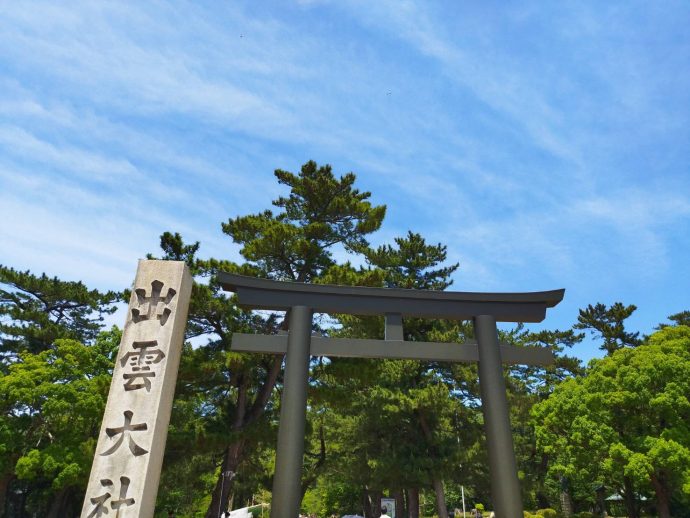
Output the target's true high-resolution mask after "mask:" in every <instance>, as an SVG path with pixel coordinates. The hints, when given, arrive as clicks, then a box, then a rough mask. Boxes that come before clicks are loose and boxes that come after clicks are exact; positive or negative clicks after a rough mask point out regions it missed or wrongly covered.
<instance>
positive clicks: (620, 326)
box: [573, 302, 642, 355]
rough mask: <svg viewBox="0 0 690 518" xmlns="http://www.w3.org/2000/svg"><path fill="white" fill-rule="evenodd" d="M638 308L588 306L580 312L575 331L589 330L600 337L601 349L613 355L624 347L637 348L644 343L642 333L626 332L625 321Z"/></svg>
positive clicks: (632, 306)
mask: <svg viewBox="0 0 690 518" xmlns="http://www.w3.org/2000/svg"><path fill="white" fill-rule="evenodd" d="M636 309H637V306H635V305H633V304H631V305H630V306H624V305H623V304H622V303H621V302H616V303H614V304H613V305H612V306H611V307H606V305H605V304H602V303H597V304H595V305H594V306H592V305H591V304H590V305H588V306H587V307H586V308H585V309H581V310H580V314H579V316H578V317H577V324H575V325H574V326H573V328H574V329H588V330H589V331H590V332H591V333H592V334H594V335H598V336H599V338H601V340H603V343H602V344H601V345H600V346H599V349H601V350H602V351H606V353H607V354H609V355H611V354H613V353H614V352H615V351H617V350H619V349H622V348H623V347H637V346H638V345H640V344H641V343H642V340H641V339H640V333H639V332H635V333H630V332H628V331H626V330H625V323H624V322H625V320H626V319H627V318H628V317H629V316H630V315H632V314H633V313H634V312H635V310H636Z"/></svg>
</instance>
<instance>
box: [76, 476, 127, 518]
mask: <svg viewBox="0 0 690 518" xmlns="http://www.w3.org/2000/svg"><path fill="white" fill-rule="evenodd" d="M129 483H130V479H129V478H127V477H120V495H119V498H118V499H117V500H112V501H111V502H110V507H111V509H113V510H118V509H120V508H121V507H124V506H127V507H129V506H130V505H134V504H135V503H136V502H135V500H134V498H127V491H128V490H129ZM101 485H102V486H103V487H105V488H108V490H112V488H113V481H112V480H109V479H107V478H106V479H103V480H101ZM111 496H112V495H111V494H110V493H108V492H107V491H106V492H105V493H103V494H102V495H99V496H96V497H93V498H90V500H91V503H92V504H93V505H94V506H95V507H94V508H93V509H92V510H91V512H90V513H89V515H88V516H87V518H99V517H101V516H103V515H104V514H108V506H107V505H105V504H106V502H107V501H108V499H110V497H111Z"/></svg>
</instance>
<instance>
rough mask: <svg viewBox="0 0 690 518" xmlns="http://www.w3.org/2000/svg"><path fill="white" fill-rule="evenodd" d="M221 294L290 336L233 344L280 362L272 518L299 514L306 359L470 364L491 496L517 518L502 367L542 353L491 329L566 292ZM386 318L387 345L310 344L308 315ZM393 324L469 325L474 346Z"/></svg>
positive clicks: (228, 282) (539, 316)
mask: <svg viewBox="0 0 690 518" xmlns="http://www.w3.org/2000/svg"><path fill="white" fill-rule="evenodd" d="M218 278H219V281H220V284H221V286H222V287H223V288H224V289H226V290H228V291H233V292H236V293H237V296H238V299H239V300H238V302H239V304H240V305H241V306H244V307H249V308H256V309H273V310H287V311H289V324H290V326H289V333H288V336H287V337H285V336H284V335H272V336H263V335H246V334H235V335H234V336H233V346H232V348H233V350H244V351H252V352H268V353H274V354H282V353H283V352H285V353H286V360H285V375H284V390H283V396H282V400H281V409H280V426H279V430H278V447H277V451H276V466H275V476H274V482H273V498H272V505H271V518H294V517H295V516H297V515H298V514H299V509H300V495H301V491H300V478H301V470H302V457H303V454H304V427H305V421H306V404H307V384H308V375H309V359H310V356H312V355H319V356H321V355H322V356H349V357H378V358H413V359H420V360H431V361H478V362H479V384H480V390H481V398H482V412H483V414H484V427H485V431H486V438H487V449H488V453H489V467H490V475H491V494H492V499H493V503H494V509H495V512H496V516H497V517H498V518H522V515H523V509H522V499H521V495H520V483H519V480H518V476H517V465H516V462H515V453H514V451H513V438H512V434H511V429H510V416H509V411H508V400H507V397H506V388H505V382H504V379H503V368H502V363H503V362H506V363H526V364H538V365H545V364H549V363H551V360H552V355H551V353H550V351H548V350H544V349H540V348H536V347H529V348H527V347H526V348H517V347H508V346H501V345H500V344H499V342H498V331H497V328H496V322H497V321H502V322H540V321H542V320H543V319H544V317H545V315H546V309H547V308H549V307H553V306H555V305H556V304H558V303H559V302H560V301H561V300H562V299H563V295H564V291H565V290H554V291H547V292H535V293H463V292H438V291H425V290H400V289H386V288H363V287H351V286H327V285H309V284H302V283H292V282H277V281H271V280H267V279H255V278H251V277H244V276H241V275H231V274H227V273H221V274H219V276H218ZM314 312H319V313H348V314H354V315H385V316H386V340H350V339H346V340H344V339H330V338H323V337H312V336H311V324H312V314H313V313H314ZM402 316H415V317H422V318H447V319H454V320H472V321H473V324H474V329H475V336H476V338H477V344H439V343H428V342H406V341H404V340H402V338H403V333H402Z"/></svg>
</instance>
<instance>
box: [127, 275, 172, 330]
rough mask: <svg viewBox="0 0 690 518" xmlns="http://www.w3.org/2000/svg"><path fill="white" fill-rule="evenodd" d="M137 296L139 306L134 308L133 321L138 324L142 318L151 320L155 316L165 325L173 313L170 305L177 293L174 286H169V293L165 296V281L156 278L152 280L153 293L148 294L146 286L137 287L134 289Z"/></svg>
mask: <svg viewBox="0 0 690 518" xmlns="http://www.w3.org/2000/svg"><path fill="white" fill-rule="evenodd" d="M134 293H135V294H136V297H137V302H136V304H137V306H138V307H136V308H132V321H133V322H134V323H135V324H136V323H139V322H141V321H142V320H149V319H151V318H153V316H154V315H155V317H156V318H157V319H158V320H159V321H160V323H161V325H165V323H166V322H167V320H168V317H169V316H170V313H172V310H171V309H170V308H169V307H168V306H169V305H170V302H172V299H173V298H174V297H175V294H176V293H177V292H176V291H175V290H174V289H173V288H168V290H167V293H166V294H165V296H163V283H162V282H161V281H158V280H155V281H153V282H151V295H150V296H147V295H146V289H145V288H137V289H136V290H134Z"/></svg>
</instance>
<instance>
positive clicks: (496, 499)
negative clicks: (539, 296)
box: [474, 315, 523, 518]
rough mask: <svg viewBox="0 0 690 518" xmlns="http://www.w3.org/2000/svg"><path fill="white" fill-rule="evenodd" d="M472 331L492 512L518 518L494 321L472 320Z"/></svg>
mask: <svg viewBox="0 0 690 518" xmlns="http://www.w3.org/2000/svg"><path fill="white" fill-rule="evenodd" d="M474 332H475V335H476V337H477V343H478V348H479V387H480V391H481V396H482V412H483V414H484V429H485V431H486V447H487V450H488V453H489V471H490V474H491V498H492V500H493V504H494V511H495V512H496V517H497V518H522V515H523V509H522V496H521V494H520V481H519V480H518V475H517V464H516V462H515V452H514V450H513V435H512V433H511V431H510V413H509V409H508V398H507V397H506V386H505V381H504V379H503V368H502V364H501V350H500V348H499V344H498V331H497V330H496V318H495V317H494V316H492V315H480V316H477V317H475V318H474Z"/></svg>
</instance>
